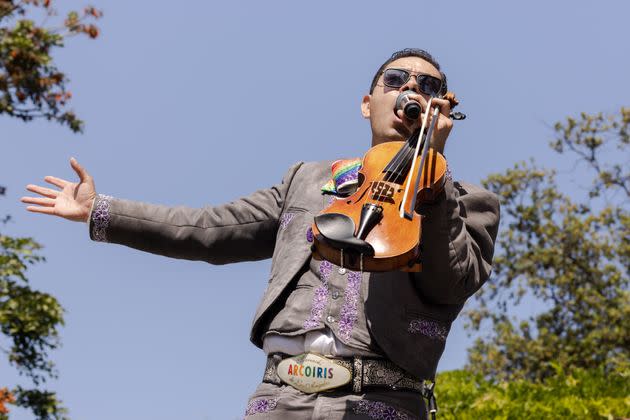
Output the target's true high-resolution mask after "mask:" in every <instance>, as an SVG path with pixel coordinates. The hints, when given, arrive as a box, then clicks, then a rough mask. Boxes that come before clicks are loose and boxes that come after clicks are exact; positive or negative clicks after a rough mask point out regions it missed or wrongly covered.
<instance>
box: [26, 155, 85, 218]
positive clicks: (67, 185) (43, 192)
mask: <svg viewBox="0 0 630 420" xmlns="http://www.w3.org/2000/svg"><path fill="white" fill-rule="evenodd" d="M70 166H72V169H74V171H75V172H76V173H77V175H78V176H79V182H78V183H76V182H70V181H66V180H64V179H61V178H57V177H54V176H47V177H45V178H44V181H46V182H48V183H49V184H52V185H54V186H56V187H58V188H60V189H61V190H57V189H52V188H46V187H40V186H38V185H32V184H29V185H27V186H26V189H27V190H29V191H31V192H34V193H36V194H39V195H40V196H41V197H22V199H21V201H22V202H23V203H27V204H35V205H31V206H27V207H26V210H28V211H32V212H34V213H43V214H50V215H53V216H59V217H63V218H64V219H68V220H73V221H75V222H87V220H88V217H89V216H90V209H91V208H92V203H93V201H94V198H95V197H96V188H95V187H94V180H93V179H92V177H91V176H90V174H88V173H87V171H86V170H85V169H84V168H83V166H81V165H79V162H77V160H76V159H75V158H71V159H70Z"/></svg>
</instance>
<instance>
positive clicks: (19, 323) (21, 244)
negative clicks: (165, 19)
mask: <svg viewBox="0 0 630 420" xmlns="http://www.w3.org/2000/svg"><path fill="white" fill-rule="evenodd" d="M27 14H28V15H30V16H40V17H41V18H42V20H43V22H45V23H48V22H50V21H54V20H55V19H56V16H57V11H56V10H55V9H54V8H53V7H52V2H51V1H50V0H0V114H4V115H7V116H9V117H13V118H18V119H21V120H22V121H25V122H28V121H32V120H33V119H35V118H45V119H47V120H50V121H55V122H57V123H60V124H62V125H66V126H67V127H69V128H70V129H71V130H72V131H74V132H78V131H81V130H82V127H83V122H82V121H81V120H80V119H79V118H77V116H76V115H75V114H74V113H73V112H72V111H71V110H68V109H67V105H68V103H69V101H70V98H71V97H72V94H71V92H70V91H69V90H68V89H67V87H66V86H67V83H68V78H67V77H66V75H65V73H63V72H62V71H61V70H60V69H59V68H58V67H57V66H56V64H55V62H54V60H53V56H52V53H53V52H54V51H55V50H56V49H59V48H62V47H63V46H64V42H65V40H66V39H67V38H68V37H70V36H75V35H86V36H88V37H89V38H96V37H97V36H98V34H99V30H98V28H97V27H96V26H95V25H94V24H93V23H91V22H93V21H94V20H96V19H98V18H100V17H101V16H102V13H101V12H100V11H99V10H97V9H95V8H94V7H86V8H85V9H84V10H83V11H82V12H80V13H79V12H75V11H71V12H69V13H68V14H67V15H66V17H65V19H63V22H59V25H57V27H54V26H53V27H51V26H47V27H44V25H45V23H44V24H37V23H35V21H34V20H33V19H26V18H25V16H26V15H27ZM4 194H5V188H4V187H2V186H0V195H4ZM8 220H9V216H5V217H4V219H3V220H1V221H3V222H4V223H6V222H7V221H8ZM39 249H40V245H39V244H38V243H37V242H35V241H34V240H33V239H31V238H12V237H9V236H5V235H2V234H1V233H0V332H1V334H0V339H2V341H1V342H0V351H2V352H3V353H5V354H6V355H7V357H8V361H9V364H11V365H12V366H14V367H15V368H16V369H17V371H18V372H19V373H20V374H21V375H23V376H25V377H27V378H28V379H29V380H30V381H31V382H32V383H33V384H34V385H35V387H34V388H32V389H28V388H24V387H22V386H17V387H15V388H14V389H12V390H11V391H9V390H8V389H7V388H0V420H1V419H4V418H7V416H8V407H7V406H6V404H15V405H18V406H21V407H24V408H27V409H30V410H31V411H32V412H33V414H34V415H35V417H36V418H38V419H62V418H65V409H64V408H63V407H62V406H61V403H60V401H59V400H58V399H57V396H56V395H55V393H54V392H50V391H47V390H44V389H40V388H41V386H42V385H43V384H44V383H45V382H46V381H47V379H50V378H54V377H56V372H55V369H54V365H53V363H52V362H51V361H50V359H49V356H48V354H49V352H50V351H51V350H53V349H55V348H56V347H57V346H58V345H59V332H58V329H59V327H60V326H61V325H63V308H62V307H61V305H60V304H59V302H58V301H57V300H56V299H55V298H54V297H53V296H51V295H49V294H47V293H42V292H39V291H36V290H34V289H32V288H31V287H30V285H29V282H28V280H27V278H26V270H27V267H28V266H29V265H31V264H34V263H37V262H40V261H42V260H43V257H41V256H40V255H39V254H38V253H37V252H38V250H39ZM5 342H6V343H8V346H9V347H8V348H3V347H1V345H4V343H5ZM1 385H4V384H0V386H1Z"/></svg>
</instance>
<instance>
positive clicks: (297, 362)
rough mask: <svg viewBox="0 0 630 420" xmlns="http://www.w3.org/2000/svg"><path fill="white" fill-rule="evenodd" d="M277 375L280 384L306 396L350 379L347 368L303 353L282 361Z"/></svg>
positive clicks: (343, 383) (350, 374)
mask: <svg viewBox="0 0 630 420" xmlns="http://www.w3.org/2000/svg"><path fill="white" fill-rule="evenodd" d="M277 373H278V376H279V377H280V379H282V382H284V383H286V384H288V385H291V386H292V387H293V388H295V389H298V390H300V391H302V392H305V393H307V394H311V393H314V392H322V391H327V390H329V389H333V388H338V387H340V386H343V385H346V384H347V383H349V382H350V380H351V379H352V373H351V372H350V370H349V369H348V368H346V367H344V366H341V365H340V364H338V363H335V361H334V360H331V359H328V358H326V357H323V356H320V355H318V354H314V353H303V354H300V355H298V356H292V357H288V358H286V359H284V360H282V361H281V362H280V363H279V364H278V368H277Z"/></svg>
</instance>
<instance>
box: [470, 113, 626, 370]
mask: <svg viewBox="0 0 630 420" xmlns="http://www.w3.org/2000/svg"><path fill="white" fill-rule="evenodd" d="M629 122H630V108H622V109H621V110H620V112H619V113H618V114H615V115H610V116H605V115H603V114H596V115H587V114H582V115H581V116H580V117H579V118H567V120H566V122H564V123H557V124H556V125H555V127H554V129H555V134H556V138H555V140H554V141H553V142H552V143H551V146H552V148H553V149H554V150H555V151H556V152H558V153H559V154H564V153H571V154H572V155H574V156H577V162H576V167H578V168H579V169H580V173H579V175H580V177H581V178H580V182H581V183H582V184H584V182H583V180H584V179H586V180H587V182H588V178H585V177H586V176H588V174H593V175H594V176H593V177H592V178H591V179H592V183H591V184H590V185H589V186H588V187H587V188H586V192H587V194H585V197H582V198H579V197H570V196H569V195H568V194H566V193H564V192H563V191H562V190H561V189H560V188H559V186H558V182H557V174H556V172H555V171H553V170H548V169H544V168H540V167H539V166H537V165H536V164H535V163H534V162H533V161H532V162H530V163H519V164H516V165H515V166H514V167H513V168H511V169H509V170H507V171H506V172H504V173H502V174H495V175H491V176H490V177H488V178H487V179H486V181H485V183H484V185H485V186H486V188H488V189H490V190H491V191H494V192H495V193H496V194H498V195H499V196H500V198H501V202H502V209H501V213H502V222H501V223H502V226H501V229H500V235H499V239H498V243H497V244H498V247H497V255H496V256H495V259H494V274H493V277H492V279H491V281H489V284H488V285H486V286H485V288H483V289H482V291H480V293H479V294H478V299H477V306H476V307H475V308H474V309H472V310H470V311H468V317H469V318H468V319H469V321H470V327H472V328H473V330H477V331H484V330H485V326H486V325H488V324H489V325H490V326H491V329H490V331H491V332H490V333H489V334H486V335H482V336H481V337H479V338H478V339H477V340H476V342H475V344H474V346H473V347H472V348H471V349H470V350H469V361H468V366H467V367H468V369H470V370H471V371H474V372H479V373H481V374H483V376H484V377H485V378H486V379H490V380H494V381H501V380H505V379H511V380H519V379H524V380H535V381H538V380H544V379H545V378H550V377H552V376H554V375H555V374H556V372H558V371H563V372H568V373H570V372H572V371H574V370H575V369H588V370H590V371H593V370H596V369H602V370H603V371H604V372H605V373H607V374H614V373H615V372H616V373H623V374H625V375H626V380H627V374H628V373H630V352H629V350H630V333H629V330H628V328H627V327H628V324H627V320H628V319H630V292H629V290H628V285H629V272H630V212H629V211H628V203H629V202H630V170H629V169H630V165H628V163H629V162H628V158H629V156H628V144H629V134H628V124H629ZM533 299H535V300H536V301H537V302H540V303H541V305H542V306H543V307H544V309H543V310H542V311H541V312H540V313H538V314H536V315H533V316H531V317H529V318H527V319H521V320H519V319H516V318H515V317H514V316H513V315H511V311H512V310H513V308H514V307H515V306H516V305H519V304H521V303H522V302H523V301H528V300H529V301H531V300H533Z"/></svg>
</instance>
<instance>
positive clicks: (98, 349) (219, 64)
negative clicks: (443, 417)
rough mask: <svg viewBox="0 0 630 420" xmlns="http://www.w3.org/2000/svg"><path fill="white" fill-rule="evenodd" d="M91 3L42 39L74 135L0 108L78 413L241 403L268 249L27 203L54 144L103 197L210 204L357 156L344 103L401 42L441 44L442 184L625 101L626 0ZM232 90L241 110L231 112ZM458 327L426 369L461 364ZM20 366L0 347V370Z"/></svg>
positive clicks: (64, 380)
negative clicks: (92, 26)
mask: <svg viewBox="0 0 630 420" xmlns="http://www.w3.org/2000/svg"><path fill="white" fill-rule="evenodd" d="M66 3H70V4H72V5H76V6H75V7H81V6H82V5H84V3H81V2H78V1H71V2H66ZM94 5H95V6H98V7H100V8H102V9H103V10H104V12H105V17H104V18H103V20H102V22H101V24H100V26H101V29H102V36H101V37H100V38H99V39H98V40H96V41H88V40H84V39H73V40H69V41H68V42H67V48H64V49H63V50H60V51H58V52H57V54H56V58H57V60H58V63H59V65H60V67H61V68H62V69H63V70H65V71H66V72H67V73H68V74H69V76H70V77H71V79H72V82H71V84H70V89H71V90H72V91H73V93H74V99H73V101H72V103H73V105H72V106H73V108H74V109H75V110H76V111H77V113H78V114H79V115H80V116H81V117H82V118H83V119H84V120H85V121H86V123H87V127H86V131H85V134H84V135H73V134H72V133H71V132H70V131H69V130H67V129H65V128H62V127H58V126H56V125H53V124H51V123H47V122H36V123H32V124H28V125H25V124H23V123H21V122H19V121H13V120H10V119H8V118H6V117H4V116H2V117H0V127H1V128H2V129H1V133H2V143H3V147H2V152H1V153H2V154H1V155H0V184H1V185H5V186H7V187H8V190H7V195H8V196H7V197H5V198H1V199H0V215H2V214H6V213H9V214H11V215H12V216H13V222H12V223H10V224H9V225H7V226H5V227H3V228H2V230H3V232H6V233H8V234H12V235H20V236H33V237H35V238H36V239H37V240H38V241H39V242H41V243H42V244H43V245H44V246H45V249H44V250H43V253H44V255H45V256H46V258H47V262H46V263H44V264H40V265H38V266H35V267H33V268H32V269H31V270H30V272H29V277H30V279H31V280H32V283H33V285H34V286H35V287H38V288H41V289H42V290H46V291H48V292H50V293H52V294H53V295H55V296H56V297H57V298H59V299H60V301H61V302H62V303H63V305H64V307H65V308H66V310H67V312H66V323H67V325H66V327H65V328H64V329H63V330H62V339H63V347H62V348H61V349H60V350H58V351H56V352H54V353H53V354H52V358H53V359H54V360H55V361H56V363H57V366H58V369H59V371H60V377H59V379H58V380H57V381H53V382H51V384H50V388H52V389H54V390H56V391H58V392H59V395H60V397H61V398H62V399H63V400H64V402H65V405H66V406H67V407H69V409H70V415H71V416H72V417H73V418H75V419H90V420H100V419H103V420H104V419H152V420H158V419H236V418H240V417H242V414H243V412H244V408H245V405H246V402H247V398H248V395H249V394H250V393H251V392H252V391H253V390H254V388H255V387H256V385H257V384H258V382H259V381H260V378H261V375H262V373H263V367H264V355H263V353H262V352H261V351H260V350H258V349H257V348H255V347H254V346H253V345H252V344H250V343H249V341H248V336H249V327H250V321H251V318H252V316H253V313H254V310H255V308H256V305H257V303H258V300H259V299H260V297H261V296H262V292H263V289H264V287H265V285H266V280H267V273H268V269H269V263H268V262H260V263H245V264H237V265H232V266H211V265H208V264H206V263H202V262H189V261H178V260H169V259H166V258H163V257H157V256H153V255H149V254H143V253H140V252H138V251H135V250H131V249H128V248H124V247H122V246H117V245H108V244H100V243H93V242H91V241H90V240H89V238H88V233H87V227H86V226H85V225H83V224H78V223H70V222H66V221H62V220H57V219H53V218H50V217H44V216H42V215H34V214H30V213H27V212H26V211H24V210H23V206H22V205H21V204H20V203H19V201H18V200H19V198H20V197H21V196H22V195H23V194H25V192H23V191H24V190H23V187H24V186H25V185H26V184H28V183H32V182H42V181H41V179H42V178H43V177H44V176H45V175H57V176H60V177H64V178H73V176H74V175H73V172H72V171H71V169H70V167H69V164H68V159H69V158H70V156H75V157H77V158H78V160H79V161H80V162H81V163H82V164H83V165H84V166H85V167H86V168H87V169H88V170H89V171H90V172H91V174H92V175H93V176H94V178H95V180H96V186H97V189H98V191H99V192H101V193H107V194H110V195H114V196H117V197H121V198H130V199H136V200H143V201H149V202H155V203H163V204H169V205H176V204H185V205H188V206H203V205H208V204H220V203H223V202H226V201H229V200H232V199H234V198H236V197H239V196H241V195H245V194H248V193H250V192H252V191H254V190H256V189H258V188H265V187H268V186H270V185H272V184H274V183H276V182H277V181H279V180H280V178H281V177H282V175H283V173H284V172H285V170H286V169H287V168H288V167H289V166H290V165H291V164H292V163H294V162H296V161H299V160H321V159H333V158H339V157H354V156H360V155H362V154H363V152H365V150H366V149H367V148H368V147H369V144H370V133H369V127H368V123H367V122H366V121H364V120H363V119H362V118H361V116H360V113H359V103H360V100H361V97H362V95H364V94H365V93H366V90H367V88H368V86H369V83H370V81H371V78H372V75H373V73H374V71H375V70H376V69H377V68H378V66H379V65H380V64H381V63H382V62H383V61H384V60H385V59H386V58H387V57H388V56H389V54H391V52H392V51H394V50H396V49H400V48H404V47H409V46H413V47H421V48H425V49H427V50H429V51H430V52H431V53H433V54H434V55H435V56H436V57H437V59H438V60H439V61H440V63H441V64H442V66H443V69H444V70H445V72H446V73H447V75H448V78H449V86H450V88H451V90H453V91H454V92H455V93H456V94H457V96H458V97H459V98H460V100H461V110H462V111H463V112H466V113H467V114H468V119H467V120H465V121H463V122H460V123H456V127H455V129H454V130H453V132H452V133H451V136H450V138H449V141H448V144H447V150H446V155H447V158H448V159H449V163H450V166H451V168H452V169H453V173H454V176H455V177H456V178H458V179H465V180H468V181H471V182H478V181H479V180H480V179H482V178H484V177H485V176H487V175H488V174H489V173H491V172H495V171H499V170H502V169H504V168H506V167H508V166H511V165H512V164H513V163H514V162H516V161H517V160H521V159H526V158H528V157H529V156H535V157H536V158H537V159H539V160H540V161H541V162H543V163H545V164H549V165H555V166H558V167H560V168H561V169H563V168H564V169H566V168H569V165H568V164H565V163H563V162H560V163H558V162H555V159H556V157H555V155H553V154H552V152H551V151H550V149H549V148H548V147H547V143H548V141H549V140H550V139H551V137H552V131H551V128H550V127H551V126H552V124H553V123H554V122H556V121H558V120H561V119H564V118H565V117H566V116H569V115H575V114H576V113H578V112H581V111H586V112H597V111H606V112H613V111H615V110H617V109H619V107H620V106H621V105H628V94H629V93H630V86H629V82H628V78H629V76H628V75H630V58H629V57H630V54H629V53H630V51H629V48H628V39H630V34H629V33H628V32H629V31H628V29H627V27H628V22H627V19H628V16H630V3H628V2H624V1H599V2H591V1H588V2H587V1H571V2H569V1H558V2H555V1H527V2H524V1H521V2H506V1H494V2H488V1H474V2H472V1H459V2H458V1H452V2H437V1H436V2H431V3H429V2H420V1H415V2H412V1H399V2H374V1H362V2H358V1H354V2H341V1H338V2H330V1H319V2H309V3H305V2H290V1H277V2H259V1H234V2H207V1H197V2H193V1H179V2H155V1H152V2H149V1H134V2H122V1H118V2H114V1H95V3H94ZM64 7H65V6H64ZM243 103H247V104H250V107H251V109H252V111H251V112H247V113H239V111H238V109H239V108H240V107H241V105H242V104H243ZM562 165H564V166H562ZM575 188H577V187H575ZM523 310H525V311H526V310H527V309H523ZM461 324H462V323H461V322H457V323H456V324H455V327H454V329H453V331H452V333H451V336H450V337H449V341H448V345H447V349H446V352H445V354H444V356H443V358H442V361H441V363H440V369H442V370H444V369H453V368H458V367H461V366H462V365H463V363H464V362H465V357H466V353H465V348H466V346H468V345H469V344H470V340H469V339H467V338H466V333H465V332H464V331H463V329H462V325H461ZM16 381H18V382H19V381H20V379H19V378H16V377H15V374H14V371H13V370H12V369H11V368H9V367H8V366H7V365H6V362H5V361H4V360H2V361H0V384H9V385H10V384H12V383H15V382H16ZM15 414H16V415H15V417H14V418H15V419H28V418H30V417H29V416H28V415H26V414H24V412H20V411H18V410H16V411H15Z"/></svg>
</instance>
